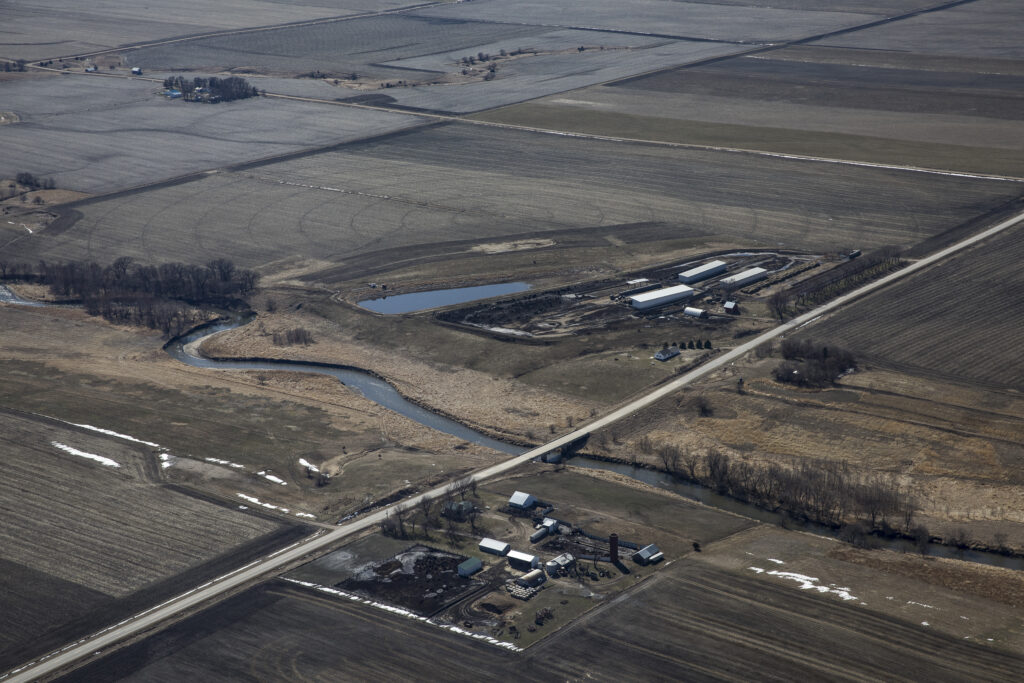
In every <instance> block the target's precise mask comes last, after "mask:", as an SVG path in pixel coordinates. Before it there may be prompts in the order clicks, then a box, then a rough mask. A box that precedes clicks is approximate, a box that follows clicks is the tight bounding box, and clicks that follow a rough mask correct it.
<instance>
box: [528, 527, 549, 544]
mask: <svg viewBox="0 0 1024 683" xmlns="http://www.w3.org/2000/svg"><path fill="white" fill-rule="evenodd" d="M547 536H548V529H547V527H543V526H542V527H541V528H539V529H537V530H536V531H534V532H533V533H532V534H530V543H536V542H537V541H543V540H544V539H545V538H547Z"/></svg>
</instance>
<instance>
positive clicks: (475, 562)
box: [458, 557, 484, 578]
mask: <svg viewBox="0 0 1024 683" xmlns="http://www.w3.org/2000/svg"><path fill="white" fill-rule="evenodd" d="M483 568H484V563H483V562H482V561H481V560H480V558H479V557H471V558H469V559H468V560H466V561H465V562H463V563H462V564H460V565H459V567H458V569H459V576H463V577H466V578H469V577H470V576H473V574H476V573H477V572H478V571H480V570H481V569H483Z"/></svg>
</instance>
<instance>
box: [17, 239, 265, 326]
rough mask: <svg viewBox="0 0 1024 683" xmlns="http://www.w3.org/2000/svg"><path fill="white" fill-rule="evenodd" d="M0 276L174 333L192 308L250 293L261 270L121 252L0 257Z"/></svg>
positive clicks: (194, 313)
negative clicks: (105, 257)
mask: <svg viewBox="0 0 1024 683" xmlns="http://www.w3.org/2000/svg"><path fill="white" fill-rule="evenodd" d="M0 278H3V279H12V280H22V281H28V282H36V283H39V284H43V285H47V286H48V287H49V288H50V293H51V294H53V295H54V296H58V297H63V298H75V299H81V301H82V303H83V305H84V306H85V309H86V311H87V312H89V313H90V314H91V315H101V316H103V317H104V318H105V319H107V320H110V321H111V322H117V323H127V324H133V325H144V326H146V327H150V328H153V329H159V330H162V331H163V332H164V333H165V334H167V335H170V336H174V335H176V334H180V333H181V332H183V331H184V330H186V329H188V327H190V326H191V325H192V324H194V323H195V322H196V321H197V320H198V319H199V318H200V317H202V314H201V312H200V311H198V310H196V307H202V306H227V307H232V306H235V305H237V304H238V303H239V300H241V299H244V297H246V296H248V295H250V294H252V293H253V292H254V291H255V290H256V287H257V285H258V283H259V275H258V274H257V273H256V272H255V271H252V270H247V269H244V268H236V267H235V265H234V263H232V262H231V261H229V260H228V259H223V258H221V259H215V260H213V261H210V262H209V263H208V264H206V265H205V266H197V265H188V264H184V263H163V264H161V265H158V266H150V265H140V264H135V263H133V261H132V259H131V258H130V257H127V256H124V257H121V258H119V259H117V260H116V261H114V262H113V263H112V264H110V265H108V266H101V265H99V264H98V263H95V262H91V261H69V262H66V263H48V262H46V261H40V262H39V263H38V264H36V265H34V266H33V265H32V264H26V263H15V264H12V263H8V262H6V261H0Z"/></svg>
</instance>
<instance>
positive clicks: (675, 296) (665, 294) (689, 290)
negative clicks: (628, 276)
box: [629, 285, 693, 311]
mask: <svg viewBox="0 0 1024 683" xmlns="http://www.w3.org/2000/svg"><path fill="white" fill-rule="evenodd" d="M691 296H693V287H687V286H686V285H676V286H675V287H665V288H664V289H654V290H651V291H650V292H644V293H642V294H636V295H634V296H631V297H629V298H630V299H631V300H632V304H633V308H635V309H637V310H638V311H646V310H649V309H651V308H657V307H658V306H664V305H665V304H670V303H672V302H673V301H682V300H684V299H689V298H690V297H691Z"/></svg>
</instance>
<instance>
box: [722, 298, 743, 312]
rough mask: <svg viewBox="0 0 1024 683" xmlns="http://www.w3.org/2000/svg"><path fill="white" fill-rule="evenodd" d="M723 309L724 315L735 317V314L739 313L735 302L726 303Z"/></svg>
mask: <svg viewBox="0 0 1024 683" xmlns="http://www.w3.org/2000/svg"><path fill="white" fill-rule="evenodd" d="M723 308H724V309H725V312H726V313H731V314H732V315H736V314H737V313H739V312H740V305H739V304H738V303H736V302H735V301H726V302H725V306H723Z"/></svg>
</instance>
